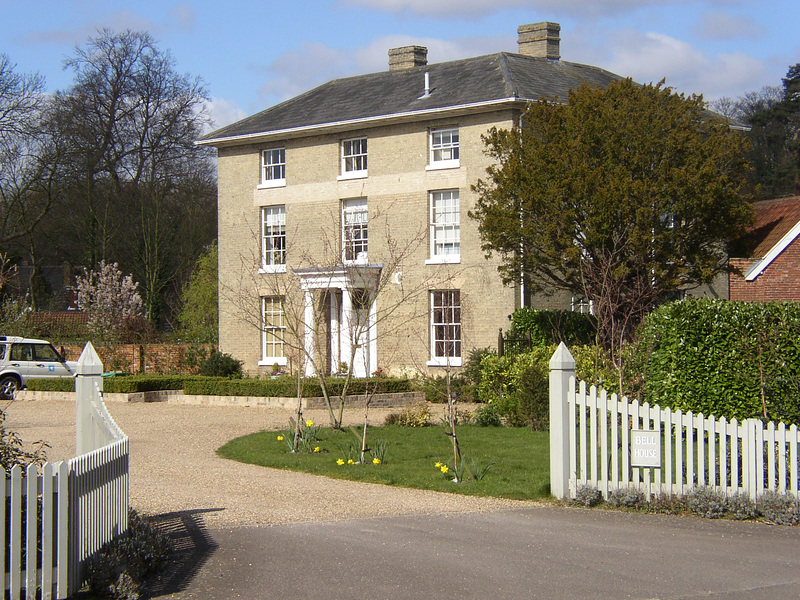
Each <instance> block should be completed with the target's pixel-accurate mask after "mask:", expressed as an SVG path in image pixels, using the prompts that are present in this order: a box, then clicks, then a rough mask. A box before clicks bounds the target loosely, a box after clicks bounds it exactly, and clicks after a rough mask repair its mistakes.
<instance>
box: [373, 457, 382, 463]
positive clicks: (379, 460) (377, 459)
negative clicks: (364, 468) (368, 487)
mask: <svg viewBox="0 0 800 600" xmlns="http://www.w3.org/2000/svg"><path fill="white" fill-rule="evenodd" d="M372 464H373V465H379V464H381V459H380V458H373V459H372Z"/></svg>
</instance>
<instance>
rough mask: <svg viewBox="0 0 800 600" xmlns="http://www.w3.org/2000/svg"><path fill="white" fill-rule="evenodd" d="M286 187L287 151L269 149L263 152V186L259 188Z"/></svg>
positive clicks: (283, 149)
mask: <svg viewBox="0 0 800 600" xmlns="http://www.w3.org/2000/svg"><path fill="white" fill-rule="evenodd" d="M285 186H286V149H285V148H268V149H265V150H262V151H261V184H260V185H259V186H258V187H259V188H273V187H285Z"/></svg>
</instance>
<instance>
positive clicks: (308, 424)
mask: <svg viewBox="0 0 800 600" xmlns="http://www.w3.org/2000/svg"><path fill="white" fill-rule="evenodd" d="M313 426H314V421H312V420H311V419H309V420H308V421H306V427H313Z"/></svg>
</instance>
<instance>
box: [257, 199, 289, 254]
mask: <svg viewBox="0 0 800 600" xmlns="http://www.w3.org/2000/svg"><path fill="white" fill-rule="evenodd" d="M261 215H262V254H263V261H264V265H284V264H286V209H285V208H284V207H283V206H265V207H264V208H262V209H261Z"/></svg>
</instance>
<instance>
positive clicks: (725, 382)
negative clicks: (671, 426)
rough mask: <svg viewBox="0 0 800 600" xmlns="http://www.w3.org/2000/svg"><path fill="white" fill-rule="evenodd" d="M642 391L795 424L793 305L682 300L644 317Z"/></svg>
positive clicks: (798, 367)
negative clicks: (765, 412)
mask: <svg viewBox="0 0 800 600" xmlns="http://www.w3.org/2000/svg"><path fill="white" fill-rule="evenodd" d="M638 354H639V357H638V358H639V360H640V362H641V365H642V368H643V374H644V382H643V384H644V385H643V390H642V398H643V400H645V401H647V402H650V403H651V404H659V405H661V406H662V407H670V408H672V409H681V410H682V411H684V412H686V411H692V412H694V413H703V414H704V415H714V416H716V417H718V418H719V417H723V416H724V417H726V418H728V419H731V418H734V417H735V418H736V419H739V420H742V419H746V418H764V417H765V415H764V405H763V404H762V393H763V402H764V403H766V410H767V417H766V418H767V419H769V420H775V421H784V422H786V423H800V304H797V303H788V302H756V303H752V304H751V303H742V302H730V301H725V300H711V299H699V300H683V301H680V302H673V303H670V304H666V305H664V306H661V307H659V308H658V309H656V310H655V311H653V312H652V313H651V314H650V315H649V316H648V317H647V319H646V320H645V322H644V324H643V328H642V335H641V338H640V341H639V344H638Z"/></svg>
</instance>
